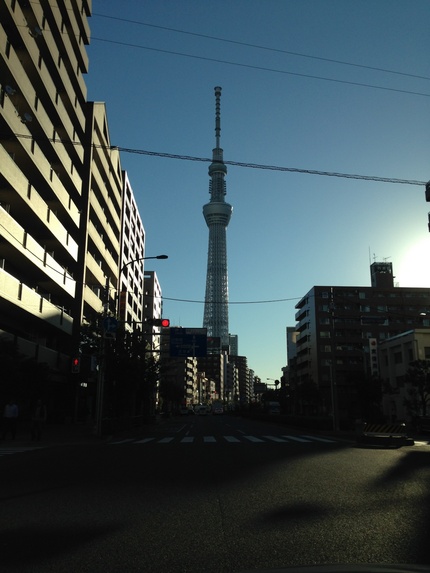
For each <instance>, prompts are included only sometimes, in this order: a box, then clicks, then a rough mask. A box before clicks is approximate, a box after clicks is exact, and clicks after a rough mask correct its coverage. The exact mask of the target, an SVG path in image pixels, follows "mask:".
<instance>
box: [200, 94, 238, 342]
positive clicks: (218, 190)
mask: <svg viewBox="0 0 430 573" xmlns="http://www.w3.org/2000/svg"><path fill="white" fill-rule="evenodd" d="M220 100H221V88H220V87H216V88H215V142H216V146H215V149H213V150H212V163H211V164H210V166H209V177H210V182H209V193H210V196H211V198H210V202H209V203H206V205H204V206H203V216H204V218H205V221H206V224H207V226H208V227H209V247H208V268H207V274H206V294H205V311H204V317H203V327H204V328H207V331H208V336H213V337H219V338H220V339H221V346H227V345H228V343H229V336H228V335H229V328H228V274H227V238H226V232H227V226H228V224H229V222H230V217H231V214H232V211H233V207H232V206H231V205H229V204H228V203H226V202H225V200H224V196H225V194H226V183H225V181H224V177H225V175H226V174H227V167H226V166H225V165H224V160H223V151H222V149H221V148H220V134H221V117H220Z"/></svg>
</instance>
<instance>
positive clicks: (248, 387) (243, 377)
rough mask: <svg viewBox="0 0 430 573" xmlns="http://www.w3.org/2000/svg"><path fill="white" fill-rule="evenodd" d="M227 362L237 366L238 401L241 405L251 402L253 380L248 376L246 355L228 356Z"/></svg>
mask: <svg viewBox="0 0 430 573" xmlns="http://www.w3.org/2000/svg"><path fill="white" fill-rule="evenodd" d="M229 362H231V363H232V364H234V365H235V366H236V367H237V373H238V379H237V386H238V388H239V401H240V405H241V406H246V405H247V404H249V403H250V402H251V399H252V396H253V394H254V388H253V382H254V381H253V380H251V377H250V369H249V368H248V359H247V357H246V356H229Z"/></svg>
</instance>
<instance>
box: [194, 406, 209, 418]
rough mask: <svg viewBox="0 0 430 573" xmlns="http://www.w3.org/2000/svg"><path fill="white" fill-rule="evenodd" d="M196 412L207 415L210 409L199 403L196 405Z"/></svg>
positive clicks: (198, 414) (199, 414)
mask: <svg viewBox="0 0 430 573" xmlns="http://www.w3.org/2000/svg"><path fill="white" fill-rule="evenodd" d="M194 412H195V413H196V414H197V416H206V414H207V413H208V409H207V408H206V406H203V405H201V404H199V405H198V406H195V407H194Z"/></svg>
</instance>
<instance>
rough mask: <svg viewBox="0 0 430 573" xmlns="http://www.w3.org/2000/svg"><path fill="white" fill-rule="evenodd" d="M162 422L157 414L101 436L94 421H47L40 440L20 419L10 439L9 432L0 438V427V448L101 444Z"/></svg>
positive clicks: (143, 431)
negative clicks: (140, 422)
mask: <svg viewBox="0 0 430 573" xmlns="http://www.w3.org/2000/svg"><path fill="white" fill-rule="evenodd" d="M163 422H164V420H163V418H162V417H160V416H157V418H156V419H155V420H154V421H153V422H151V423H145V424H143V425H137V426H134V427H130V428H127V429H126V428H123V429H118V430H117V431H110V432H109V431H106V433H104V434H103V435H102V436H97V435H96V433H95V424H94V422H91V423H88V424H85V423H83V422H80V423H73V422H69V423H62V424H61V423H59V424H56V423H47V424H46V426H45V427H44V428H43V430H42V438H41V440H32V438H31V424H30V422H29V421H27V420H26V421H21V423H20V424H18V429H17V432H16V437H15V439H14V440H12V438H11V436H10V434H8V436H7V438H6V439H5V440H2V439H1V436H2V434H1V429H0V448H13V447H18V448H23V447H31V446H33V447H37V446H40V447H47V446H55V445H62V444H64V445H66V444H68V445H70V444H94V445H97V444H103V443H106V442H109V441H110V440H112V439H113V438H115V439H118V438H123V437H129V436H135V435H136V434H138V435H141V434H143V433H145V432H147V431H150V429H151V428H154V426H159V425H160V424H162V423H163Z"/></svg>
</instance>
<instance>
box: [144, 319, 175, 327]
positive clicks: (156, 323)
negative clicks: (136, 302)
mask: <svg viewBox="0 0 430 573" xmlns="http://www.w3.org/2000/svg"><path fill="white" fill-rule="evenodd" d="M146 324H148V325H149V326H162V327H163V328H167V327H168V326H170V320H169V319H168V318H147V319H146Z"/></svg>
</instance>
